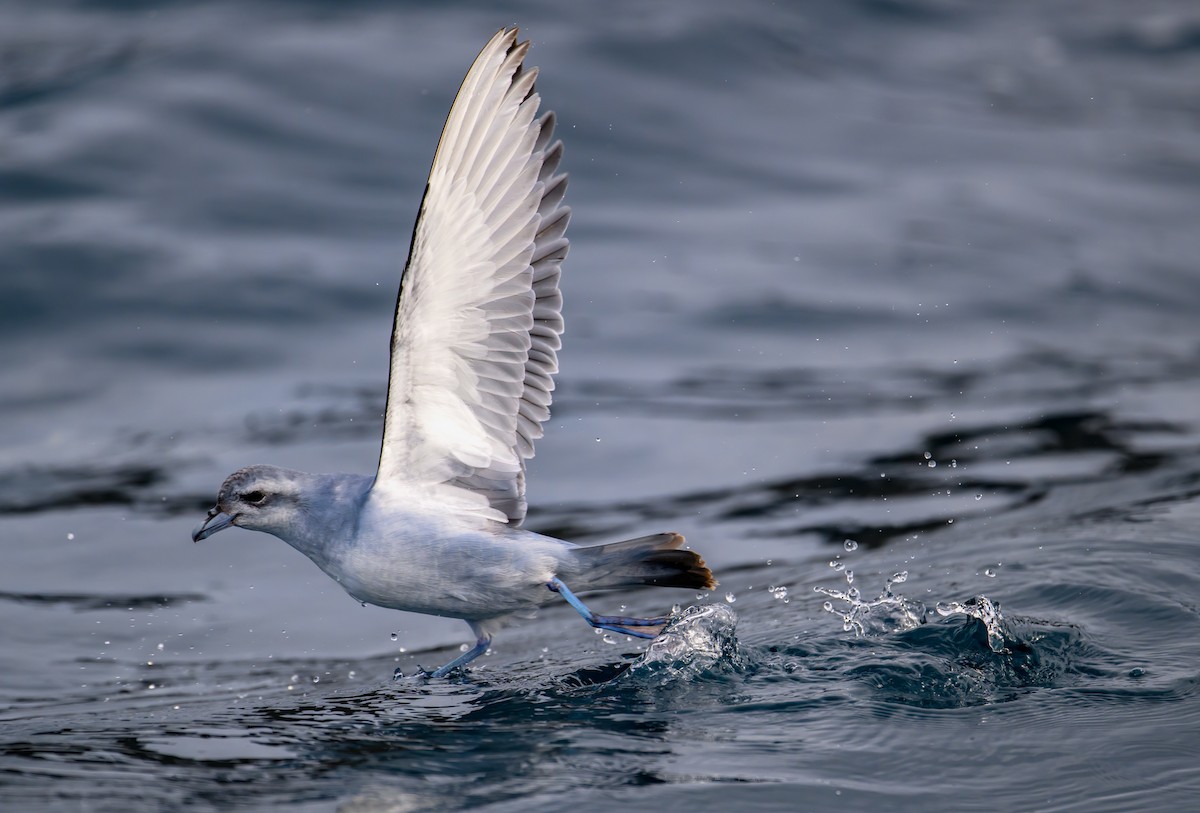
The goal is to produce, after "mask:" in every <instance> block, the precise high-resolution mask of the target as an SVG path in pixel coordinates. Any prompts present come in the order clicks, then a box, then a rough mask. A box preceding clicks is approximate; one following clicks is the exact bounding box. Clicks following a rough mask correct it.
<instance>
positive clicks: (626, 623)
mask: <svg viewBox="0 0 1200 813" xmlns="http://www.w3.org/2000/svg"><path fill="white" fill-rule="evenodd" d="M546 587H548V588H549V589H550V590H552V591H553V592H555V593H558V594H559V595H560V596H562V597H563V598H564V599H565V600H566V602H567V603H568V604H570V605H571V606H572V607H574V608H575V612H577V613H579V614H580V615H581V616H583V620H584V621H586V622H588V623H589V624H591V625H592V626H593V627H596V628H598V629H602V630H608V631H609V632H617V633H620V634H621V635H632V636H633V637H634V638H656V637H658V634H659V633H660V632H662V631H663V628H664V627H666V626H667V624H668V622H670V620H671V619H670V617H669V616H667V617H661V618H629V617H627V616H623V615H597V614H596V613H594V612H592V611H591V609H589V608H588V606H587V605H586V604H584V603H583V602H582V601H580V600H579V597H578V596H576V595H575V594H574V593H572V592H571V590H570V589H569V588H568V587H567V586H566V585H565V584H563V583H562V582H561V581H560V580H559V579H558V578H557V577H556V578H553V579H551V580H550V581H549V582H547V583H546Z"/></svg>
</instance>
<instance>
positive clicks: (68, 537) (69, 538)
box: [67, 534, 75, 542]
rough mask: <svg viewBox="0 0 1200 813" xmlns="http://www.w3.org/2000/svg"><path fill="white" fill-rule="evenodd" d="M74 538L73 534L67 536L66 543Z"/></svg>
mask: <svg viewBox="0 0 1200 813" xmlns="http://www.w3.org/2000/svg"><path fill="white" fill-rule="evenodd" d="M74 538H75V534H67V541H68V542H69V541H71V540H72V539H74Z"/></svg>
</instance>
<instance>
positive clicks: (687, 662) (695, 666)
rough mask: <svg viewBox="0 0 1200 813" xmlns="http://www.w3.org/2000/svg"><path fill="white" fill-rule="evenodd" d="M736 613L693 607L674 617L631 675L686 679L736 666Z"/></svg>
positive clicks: (724, 606)
mask: <svg viewBox="0 0 1200 813" xmlns="http://www.w3.org/2000/svg"><path fill="white" fill-rule="evenodd" d="M736 630H737V613H735V612H734V611H733V608H731V607H730V606H729V605H728V604H701V605H693V606H691V607H688V608H687V609H685V610H683V611H682V612H680V613H677V614H675V615H674V616H673V617H672V618H671V621H670V623H669V624H667V627H666V629H664V630H663V631H662V633H661V634H660V635H659V636H658V637H657V638H655V639H654V640H653V641H651V642H650V644H649V645H648V646H647V647H646V651H645V652H644V653H642V654H641V656H639V657H638V658H637V660H635V661H634V663H633V665H632V667H631V671H632V672H634V673H647V672H653V673H655V674H658V675H664V676H666V677H668V678H689V677H694V676H697V675H700V674H702V673H704V672H707V671H710V670H716V669H721V668H730V667H734V668H736V666H737V664H738V663H739V662H740V657H741V656H740V652H739V648H738V641H737V637H736V635H735V632H736Z"/></svg>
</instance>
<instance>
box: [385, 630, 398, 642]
mask: <svg viewBox="0 0 1200 813" xmlns="http://www.w3.org/2000/svg"><path fill="white" fill-rule="evenodd" d="M388 637H389V638H391V639H392V640H393V641H399V640H400V636H399V635H397V634H396V633H394V632H393V633H392V634H391V635H390V636H388Z"/></svg>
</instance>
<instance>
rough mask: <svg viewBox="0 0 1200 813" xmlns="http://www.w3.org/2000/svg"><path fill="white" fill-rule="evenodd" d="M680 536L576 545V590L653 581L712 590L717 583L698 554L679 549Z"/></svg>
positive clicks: (656, 583)
mask: <svg viewBox="0 0 1200 813" xmlns="http://www.w3.org/2000/svg"><path fill="white" fill-rule="evenodd" d="M683 541H684V540H683V535H682V534H676V533H665V534H654V535H652V536H640V537H638V538H637V539H626V540H624V541H622V542H610V543H608V544H606V545H589V546H587V547H579V548H575V550H574V553H575V555H576V559H577V560H578V562H579V576H578V579H577V583H578V589H581V590H603V589H605V588H612V587H630V586H633V585H638V584H652V585H656V586H658V587H684V588H688V589H691V590H711V589H712V588H714V587H716V586H717V580H716V579H715V578H713V574H712V571H711V570H709V569H708V565H706V564H704V560H703V559H702V558H700V554H698V553H696V552H695V551H691V550H682V549H681V546H682V545H683Z"/></svg>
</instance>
